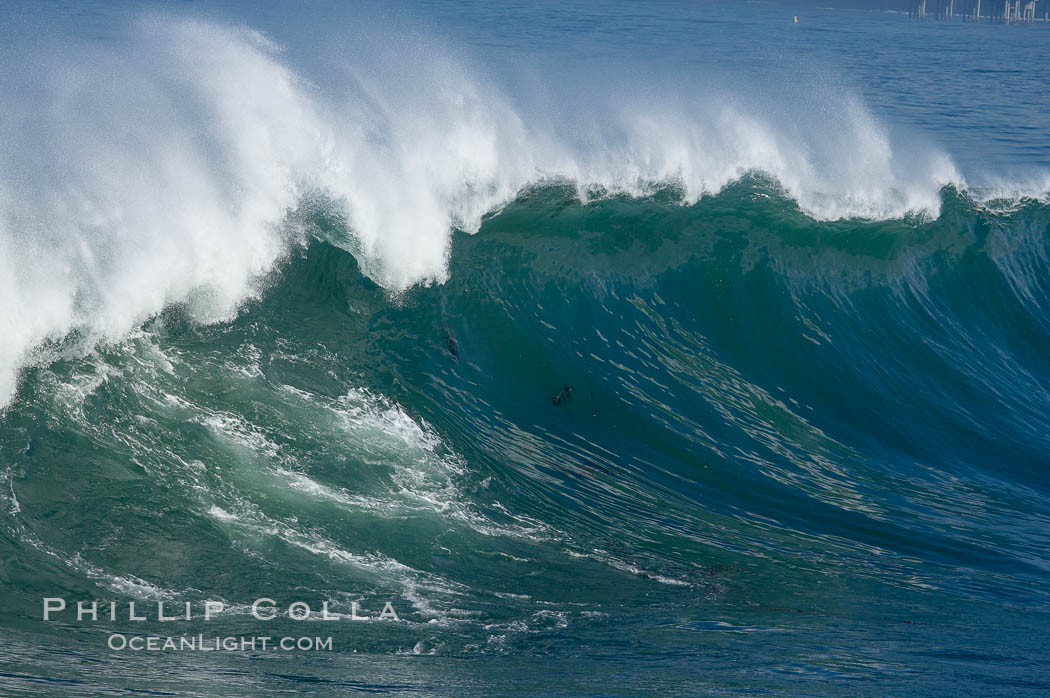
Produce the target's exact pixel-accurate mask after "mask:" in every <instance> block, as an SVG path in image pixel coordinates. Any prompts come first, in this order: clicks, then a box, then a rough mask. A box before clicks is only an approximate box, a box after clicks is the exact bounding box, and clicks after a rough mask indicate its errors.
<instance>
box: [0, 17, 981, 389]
mask: <svg viewBox="0 0 1050 698" xmlns="http://www.w3.org/2000/svg"><path fill="white" fill-rule="evenodd" d="M420 51H423V49H420ZM293 56H294V52H292V51H290V50H287V49H285V48H283V47H281V46H280V45H278V44H277V43H276V42H274V41H273V40H271V39H269V38H267V37H264V36H262V35H261V34H259V33H258V32H255V31H253V30H250V29H244V28H231V27H227V26H223V25H219V24H213V23H205V22H200V21H187V20H181V19H172V18H170V17H168V18H161V17H151V18H149V19H147V20H143V21H140V22H138V23H137V24H135V25H134V26H133V27H131V28H130V29H129V30H128V31H127V32H126V34H125V36H124V38H123V40H122V41H120V42H117V44H116V45H115V46H113V47H110V48H98V47H92V48H82V47H81V48H78V47H76V46H73V47H66V48H64V49H56V54H55V56H54V58H53V59H52V60H50V61H48V62H47V63H46V64H44V65H43V67H41V68H39V70H40V71H42V74H41V75H39V76H36V77H38V78H39V80H38V81H36V82H38V83H39V84H40V85H43V88H41V89H39V90H36V91H35V92H34V93H32V94H25V93H24V90H22V91H21V92H19V91H18V90H11V91H9V96H7V97H5V100H4V101H5V104H3V106H5V107H11V108H10V109H9V110H8V112H9V113H8V115H7V116H6V117H4V118H5V122H4V126H5V131H6V132H8V133H10V134H12V137H11V143H10V147H9V148H8V150H7V151H5V153H4V154H3V155H2V156H0V255H2V258H0V277H2V280H0V302H2V303H3V304H4V305H5V307H7V308H9V309H11V310H10V311H9V312H8V313H7V314H6V316H5V318H4V325H5V327H4V332H3V337H4V339H3V340H2V341H0V404H7V403H8V402H9V401H10V400H11V398H12V397H13V395H14V392H15V388H16V378H17V372H18V370H19V368H20V367H23V366H27V365H32V364H35V363H42V362H47V361H50V360H51V359H52V358H54V356H56V355H62V354H63V352H69V351H83V350H84V349H85V348H90V347H91V346H94V345H95V344H96V343H98V342H100V341H110V340H115V339H118V338H120V337H122V336H124V335H126V334H127V333H128V332H129V331H130V330H131V329H133V328H134V327H135V326H137V325H138V324H140V323H141V322H143V321H144V320H145V319H147V318H148V317H150V316H152V315H155V314H156V313H158V312H159V311H160V310H162V309H163V308H164V307H165V306H166V305H169V304H172V303H182V304H186V305H187V307H188V309H189V310H190V312H191V313H192V314H193V315H194V317H196V318H197V319H199V320H201V321H214V320H220V319H225V318H229V317H231V316H232V315H233V314H235V313H236V312H237V309H238V307H239V305H240V304H241V303H242V302H243V301H244V300H245V299H247V298H251V297H253V296H255V295H257V294H258V293H259V292H260V290H261V288H262V287H263V285H264V281H263V280H264V278H265V276H266V274H267V273H268V272H269V271H271V270H272V269H273V268H274V266H275V265H276V264H277V263H278V261H279V260H280V259H281V258H282V257H283V256H284V255H286V254H287V252H288V251H289V248H290V246H292V245H294V244H296V243H297V242H298V241H301V240H303V239H304V237H305V236H307V235H308V234H309V233H310V230H307V229H304V228H302V227H301V226H298V225H296V224H295V220H296V219H295V217H294V216H291V217H290V216H289V212H290V211H294V210H295V209H296V208H297V207H299V206H300V205H301V204H302V203H303V201H304V197H305V198H314V199H316V198H317V195H318V194H320V196H321V197H322V198H323V199H324V200H325V201H327V202H329V203H330V204H331V205H332V206H333V207H334V210H335V211H336V212H337V213H338V214H339V215H340V216H341V217H343V218H345V220H346V222H347V225H348V227H349V237H348V238H347V239H346V240H343V241H342V242H341V243H340V244H342V245H344V246H345V247H347V248H348V249H349V250H350V251H351V252H353V253H354V254H355V256H356V257H357V258H358V261H359V263H360V265H361V267H362V269H363V270H364V271H365V273H366V274H367V275H368V276H370V277H371V278H373V279H374V280H375V281H377V282H378V283H380V284H381V285H383V286H385V287H386V288H387V289H389V290H390V291H391V292H392V293H398V292H401V291H404V290H405V289H407V288H409V287H411V286H413V285H415V284H419V283H423V284H428V283H435V282H436V283H442V282H444V281H445V280H446V279H447V276H448V255H449V249H450V248H449V244H450V243H449V240H450V234H451V231H452V230H453V229H461V230H465V231H467V232H476V231H477V230H478V228H479V227H480V224H481V221H482V219H483V217H484V216H486V215H487V214H489V213H491V212H493V211H497V210H499V209H500V208H501V207H502V206H504V205H506V204H507V203H508V202H509V201H511V200H512V199H513V198H514V197H515V196H517V195H518V194H519V193H520V192H521V191H523V190H524V189H526V188H528V187H529V186H530V185H532V184H535V183H537V182H546V181H551V180H552V179H553V180H561V181H568V182H571V183H573V186H575V187H576V189H577V193H578V195H579V197H580V198H581V199H582V200H587V199H588V198H589V197H590V196H591V195H592V194H591V193H592V192H594V191H596V190H600V191H604V192H606V193H611V194H625V195H632V196H647V195H649V194H651V193H652V190H653V187H654V186H661V185H666V184H669V183H670V184H674V185H675V186H677V187H679V188H680V189H681V190H682V192H683V194H684V196H683V203H685V204H690V203H693V202H695V201H697V200H698V199H700V198H701V197H703V196H705V195H710V194H717V193H718V192H720V191H722V190H723V189H724V188H725V187H726V186H727V185H729V184H730V183H733V182H735V181H738V180H739V179H740V178H742V177H745V176H748V175H750V174H754V173H763V174H764V175H765V176H768V177H771V178H773V179H774V180H775V181H776V182H777V183H778V186H779V187H780V188H781V189H782V191H783V192H784V194H785V195H786V196H788V197H790V198H792V199H793V200H795V201H796V202H797V204H798V206H799V207H800V209H801V210H802V211H803V212H805V213H806V214H808V215H810V216H812V217H813V218H816V219H821V220H833V219H843V218H865V219H883V218H899V217H903V216H906V215H908V214H912V213H919V214H922V215H925V216H929V217H936V216H937V215H938V214H939V211H940V189H941V188H942V187H943V186H945V185H949V184H953V185H955V186H957V187H960V188H962V187H964V186H965V182H964V180H963V177H962V176H961V175H960V173H959V172H958V171H957V169H956V167H955V165H954V164H953V162H952V159H951V158H950V157H949V156H948V155H947V154H946V153H944V152H943V151H941V150H939V149H937V148H935V147H933V146H931V145H929V144H925V143H923V142H921V140H918V141H916V140H915V139H912V140H913V142H908V141H906V140H901V138H899V137H897V136H895V135H894V134H893V133H891V131H890V130H889V129H888V128H887V127H885V126H884V125H882V124H880V123H879V121H878V120H877V119H876V118H875V117H874V116H873V115H872V114H871V112H870V111H869V110H867V109H866V108H865V107H864V105H863V104H862V103H861V101H860V100H859V99H857V98H856V97H854V96H851V95H849V94H846V93H841V92H838V93H836V92H834V91H831V90H830V89H827V88H822V89H818V90H817V91H816V92H814V93H812V94H811V93H809V92H806V93H805V95H804V97H795V98H792V99H785V100H781V101H780V102H779V103H778V104H775V105H774V104H762V103H761V102H756V101H755V99H753V98H748V97H746V96H744V95H734V94H732V93H727V92H726V91H725V89H724V88H721V89H718V90H714V89H711V90H709V91H700V92H698V93H697V94H695V95H693V96H691V97H689V98H684V97H682V96H681V95H671V94H668V95H666V98H663V99H662V98H661V97H660V95H659V94H657V95H655V96H654V95H652V94H648V95H646V99H645V101H644V102H643V101H642V100H640V99H638V98H633V97H626V96H619V95H618V96H617V97H615V99H614V101H611V102H610V101H608V100H611V99H613V98H604V99H606V101H595V102H594V103H590V104H588V103H580V104H577V103H571V102H570V103H567V104H565V105H562V106H557V105H555V106H549V107H542V108H540V107H535V106H531V107H530V106H528V104H529V103H528V101H527V100H525V101H523V100H522V98H520V97H517V98H516V97H515V96H513V95H510V94H508V93H507V92H506V91H505V90H502V89H501V88H500V87H498V85H497V84H496V83H495V81H490V80H486V79H484V78H482V77H479V71H476V70H473V69H472V68H471V66H469V65H466V64H465V63H464V62H462V61H457V60H454V59H452V58H450V57H448V56H446V55H440V52H438V51H437V50H436V49H432V50H430V53H423V54H421V53H417V54H412V53H411V52H407V53H406V52H402V54H399V55H397V56H392V55H386V54H384V53H383V52H382V51H380V52H379V53H378V54H375V55H365V53H364V52H363V51H362V52H359V53H358V54H357V55H353V54H351V55H350V56H349V57H347V58H345V59H344V61H345V63H343V64H339V63H335V64H333V65H330V66H328V68H329V70H328V71H327V72H326V74H325V75H321V76H317V75H314V74H312V73H309V72H304V71H302V70H298V69H296V67H295V66H294V62H293V60H292V57H293ZM391 65H393V66H396V67H397V68H398V69H399V70H400V72H399V75H400V77H401V79H400V80H389V79H386V78H387V77H388V76H389V74H390V71H391V67H390V66H391ZM4 67H5V68H7V69H8V70H9V72H10V71H13V73H14V74H15V75H16V77H15V78H10V80H11V82H12V84H13V85H15V86H17V85H20V84H24V83H25V82H27V80H24V79H23V78H25V77H26V76H25V75H24V73H25V71H26V70H27V68H25V67H21V68H20V67H18V66H4ZM19 71H21V72H19ZM16 78H17V79H16ZM28 82H33V81H32V80H29V81H28ZM814 89H817V88H814ZM624 94H627V93H626V92H624ZM8 102H9V103H8ZM523 104H524V105H525V106H523ZM26 105H28V106H26ZM537 110H539V111H537ZM71 335H75V336H76V337H77V339H78V341H76V342H72V343H70V342H68V341H67V342H63V340H64V339H67V338H68V337H70V336H71Z"/></svg>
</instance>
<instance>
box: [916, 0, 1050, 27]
mask: <svg viewBox="0 0 1050 698" xmlns="http://www.w3.org/2000/svg"><path fill="white" fill-rule="evenodd" d="M1040 2H1042V3H1043V4H1044V12H1043V22H1044V23H1050V0H1003V6H1002V7H1003V9H1002V11H1001V12H1000V11H997V10H995V9H990V10H989V13H988V17H987V18H986V19H987V20H988V21H989V22H993V23H994V22H997V23H1001V24H1032V23H1034V22H1037V21H1038V20H1037V19H1036V13H1037V10H1038V8H1039V4H1040ZM1022 3H1024V4H1022ZM992 7H993V8H994V4H993V5H992ZM933 10H934V16H935V17H936V18H937V19H943V20H945V21H948V22H951V21H952V20H954V19H955V0H936V3H935V4H934V8H933ZM908 15H909V16H910V17H913V18H915V19H925V18H926V0H912V3H911V6H910V9H909V11H908ZM959 16H960V17H961V18H962V20H963V21H964V22H980V21H981V17H982V15H981V0H959Z"/></svg>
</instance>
